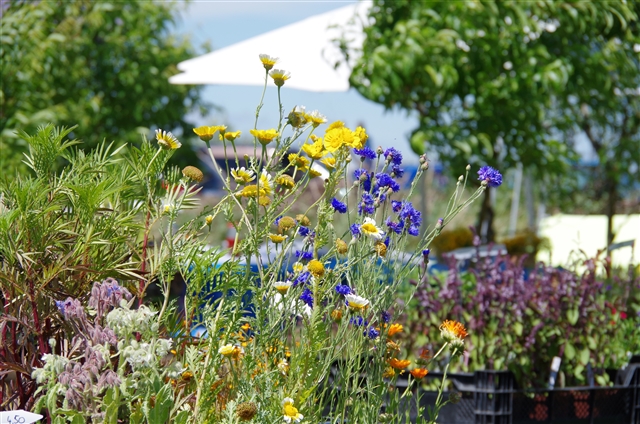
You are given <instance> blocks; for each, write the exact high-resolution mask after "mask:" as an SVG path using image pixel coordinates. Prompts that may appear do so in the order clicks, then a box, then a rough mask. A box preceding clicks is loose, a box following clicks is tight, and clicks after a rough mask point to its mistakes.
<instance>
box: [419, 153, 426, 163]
mask: <svg viewBox="0 0 640 424" xmlns="http://www.w3.org/2000/svg"><path fill="white" fill-rule="evenodd" d="M425 162H427V155H420V163H425Z"/></svg>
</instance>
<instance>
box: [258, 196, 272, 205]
mask: <svg viewBox="0 0 640 424" xmlns="http://www.w3.org/2000/svg"><path fill="white" fill-rule="evenodd" d="M258 204H259V205H260V206H269V205H270V204H271V198H270V197H269V196H260V197H258Z"/></svg>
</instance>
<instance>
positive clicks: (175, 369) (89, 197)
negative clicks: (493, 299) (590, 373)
mask: <svg viewBox="0 0 640 424" xmlns="http://www.w3.org/2000/svg"><path fill="white" fill-rule="evenodd" d="M260 63H262V65H263V67H264V69H265V89H266V87H267V84H268V83H269V82H270V81H271V82H272V83H274V84H275V85H276V86H277V88H278V100H279V104H278V105H277V107H278V109H279V111H280V119H279V120H278V122H276V123H273V124H271V125H266V124H264V123H263V122H261V121H260V110H261V108H262V107H263V104H262V100H261V102H260V104H259V106H258V108H257V110H256V120H255V125H254V128H252V129H248V130H245V129H241V130H235V129H234V131H231V129H229V128H227V127H226V126H224V125H218V126H203V127H199V128H195V129H194V133H195V134H196V135H197V136H198V137H199V138H200V139H201V140H202V143H203V146H206V147H207V152H208V155H209V158H210V160H211V164H212V166H213V169H214V170H215V172H216V173H217V174H218V176H219V177H220V178H221V179H222V181H223V184H224V193H225V194H224V196H223V197H222V198H221V199H220V201H219V202H217V203H216V204H215V205H213V206H205V207H202V206H201V205H200V204H199V197H198V192H199V191H200V189H201V186H200V183H201V182H202V180H203V177H204V176H203V173H202V172H201V171H200V170H199V169H198V168H197V167H195V166H188V167H185V168H184V169H178V168H175V167H171V166H170V165H169V163H170V158H171V155H172V154H173V152H175V150H176V149H178V148H184V147H181V146H182V143H181V142H180V141H179V140H178V137H176V136H175V135H174V134H172V133H171V132H168V131H164V130H160V129H158V130H157V131H156V139H155V140H154V141H147V140H144V141H143V143H142V144H141V146H138V147H136V146H127V147H126V148H113V145H106V144H103V145H102V146H100V147H99V148H98V149H96V150H94V151H92V152H84V151H82V150H81V149H77V148H75V147H74V145H75V144H76V142H75V141H69V140H67V139H66V137H67V135H69V133H70V131H71V129H57V128H55V127H53V126H51V125H50V126H47V127H43V128H41V129H40V130H39V131H38V132H37V133H36V134H33V135H29V134H22V137H23V138H24V139H25V140H26V142H27V143H28V144H29V146H30V153H29V155H28V156H27V160H26V161H27V164H28V165H29V166H30V167H31V168H32V170H33V171H34V174H35V176H31V177H24V178H14V179H5V180H3V182H2V184H1V185H0V199H1V200H2V203H1V208H2V209H0V231H1V234H2V237H1V239H2V240H0V256H1V258H2V274H1V276H0V279H1V281H2V293H3V302H4V303H3V305H4V315H3V318H2V327H1V331H2V333H1V336H2V346H3V347H2V357H3V358H4V359H3V360H4V363H5V364H8V366H9V369H10V370H12V372H13V374H12V375H13V376H14V377H15V378H13V379H12V380H11V382H9V383H7V384H8V385H7V384H5V385H3V388H2V396H3V397H2V402H3V407H5V406H8V407H11V408H14V409H18V408H22V409H31V410H34V411H35V412H40V413H42V414H46V415H47V416H48V417H49V418H50V419H51V420H52V422H54V423H64V422H73V423H75V422H105V423H117V422H133V423H143V422H149V423H160V422H172V423H237V422H241V421H242V422H256V423H282V422H286V423H300V422H309V423H317V422H332V423H342V422H362V423H375V422H403V421H406V420H408V417H409V415H408V414H409V412H408V411H406V410H404V409H403V408H402V407H401V405H402V404H403V402H404V400H406V398H408V397H411V396H413V391H412V390H411V387H414V386H415V385H419V384H421V382H420V381H421V380H422V379H424V378H426V377H427V376H428V372H429V368H430V366H431V364H433V363H434V362H433V361H437V363H438V364H441V363H442V364H445V365H444V368H443V369H444V376H443V377H442V379H441V381H439V382H438V383H437V391H438V396H437V399H436V401H435V404H434V405H431V406H430V407H429V408H427V410H421V411H420V413H419V414H418V416H419V417H418V422H425V423H426V422H430V423H434V422H436V421H437V419H438V414H439V411H440V409H441V408H442V407H443V406H444V405H445V404H446V403H448V402H449V401H450V398H446V399H445V396H444V395H443V393H444V388H445V380H446V375H447V369H448V368H449V364H450V363H453V362H456V361H458V360H459V359H460V357H461V356H462V354H463V352H464V350H465V340H466V339H467V338H468V337H467V336H468V331H467V329H466V327H465V325H464V323H461V322H458V321H454V320H451V319H449V318H445V319H443V321H442V322H440V323H437V324H436V325H434V329H438V330H439V333H438V334H437V335H436V336H434V338H433V340H431V342H432V343H433V344H434V345H437V349H434V351H433V352H427V351H424V352H423V353H422V354H421V355H420V356H418V357H415V356H414V355H413V354H412V353H411V352H409V351H407V350H406V349H404V348H403V345H402V342H401V338H400V337H399V335H400V334H401V333H402V332H403V326H402V325H401V324H399V323H398V322H397V319H398V317H400V316H401V315H402V314H403V313H404V311H403V306H402V305H403V304H401V303H398V302H397V298H398V296H397V294H398V291H399V289H400V288H401V287H402V288H403V290H404V292H405V293H406V290H407V289H408V290H410V291H411V293H409V296H410V297H411V296H413V292H415V290H416V287H415V286H412V285H410V284H409V278H410V277H413V278H417V279H418V280H422V279H423V277H424V273H425V272H426V267H425V266H423V265H425V263H426V262H428V259H429V245H430V243H431V241H432V240H433V239H434V238H435V237H437V236H438V234H439V233H440V232H441V231H442V229H443V228H444V227H445V226H447V225H448V224H449V222H450V221H451V220H452V219H453V218H454V217H455V215H456V214H457V213H459V212H460V211H461V210H462V209H464V208H466V207H467V206H468V205H469V204H470V203H471V202H473V201H474V200H476V199H477V198H478V197H479V196H481V195H482V193H483V192H484V191H485V189H486V187H487V186H491V187H495V186H498V185H500V183H501V182H502V177H501V174H500V173H499V172H498V171H497V170H495V169H492V168H488V167H484V168H482V169H481V170H480V171H479V173H478V178H477V179H476V178H475V177H471V178H469V174H470V172H471V167H467V169H466V170H462V171H463V172H462V174H463V175H462V176H461V177H460V179H459V181H458V184H457V186H456V189H455V192H454V193H453V195H452V197H451V199H450V201H449V205H448V208H447V212H446V214H445V215H444V216H443V217H442V218H440V219H439V220H437V221H436V222H435V223H433V225H431V226H429V225H428V223H425V222H423V217H422V214H421V212H420V211H419V210H417V209H416V208H415V207H414V206H413V203H412V201H411V198H412V196H413V195H414V193H415V192H416V190H417V189H416V187H417V183H418V181H419V180H420V179H421V178H424V174H425V170H426V169H427V168H428V166H429V163H428V160H427V158H426V157H424V156H422V157H421V158H420V165H419V168H418V171H417V173H416V175H415V176H414V178H413V179H412V181H411V182H410V183H409V184H408V185H407V187H408V188H407V189H402V188H401V184H400V181H401V179H402V178H404V174H405V171H404V169H403V157H402V154H401V153H400V152H399V151H397V150H396V149H394V148H389V149H383V148H373V147H371V146H369V144H368V134H367V132H366V130H365V129H364V128H362V127H357V128H353V129H352V128H348V127H347V126H346V125H345V124H344V123H343V122H341V121H335V122H332V123H329V122H327V119H326V118H325V117H324V115H323V114H322V113H320V112H318V111H313V112H308V111H307V110H306V109H305V108H304V107H302V106H296V107H294V108H293V109H291V111H290V112H289V113H285V108H284V106H283V104H282V102H281V97H282V92H281V91H282V90H283V89H284V87H286V82H287V80H288V79H289V78H295V75H293V76H292V75H290V74H289V73H288V72H286V71H283V70H278V69H273V66H274V65H275V64H276V63H277V59H275V58H272V57H269V56H267V55H261V56H260V62H257V64H256V65H257V66H260ZM263 97H264V96H263ZM243 134H244V135H245V136H247V135H248V136H250V138H251V141H252V147H253V150H254V154H253V155H252V156H250V155H246V156H243V157H240V156H239V155H238V154H237V143H238V142H239V140H242V135H243ZM215 144H219V145H222V146H223V148H224V151H225V152H226V153H225V158H224V159H225V160H224V162H222V165H221V164H220V162H219V161H217V159H218V158H216V157H215V154H214V149H213V148H212V145H215ZM241 163H242V166H241ZM54 165H55V166H54ZM58 165H60V166H61V167H58ZM58 168H59V169H58ZM223 168H226V169H223ZM472 175H473V174H472ZM471 183H473V184H475V185H476V187H477V189H476V190H475V191H474V192H473V193H472V194H471V195H470V196H469V197H465V196H466V195H465V187H466V186H467V185H468V184H469V185H471ZM313 186H315V187H316V188H315V189H313V190H312V187H313ZM310 193H311V194H310ZM314 193H315V194H314ZM310 195H311V196H312V200H311V202H308V203H304V205H305V208H304V210H302V211H299V210H298V209H299V208H300V205H301V204H303V203H302V199H303V198H305V199H308V198H309V196H310ZM185 210H192V215H191V217H190V218H188V219H187V218H185V215H184V214H185ZM220 220H222V221H226V222H227V223H229V224H230V225H231V226H232V227H233V229H234V230H235V239H234V240H233V243H231V244H230V245H231V247H230V248H227V249H223V248H222V247H218V246H210V245H207V241H206V237H207V235H208V234H209V233H210V231H212V226H214V223H216V222H219V221H220ZM176 280H180V281H184V283H185V285H186V290H185V294H184V296H182V297H179V298H175V297H172V296H171V286H172V283H174V282H175V281H176ZM151 286H157V287H159V288H160V292H161V294H162V295H161V297H160V299H159V301H157V302H153V301H151V300H150V299H149V298H148V296H147V293H148V290H149V289H150V287H151ZM196 330H197V331H196ZM400 376H402V377H403V378H404V377H406V378H408V386H407V387H406V389H402V390H399V389H397V388H396V382H397V380H398V378H399V377H400ZM453 398H455V396H454V397H453ZM405 409H406V408H405Z"/></svg>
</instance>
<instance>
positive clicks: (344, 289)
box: [336, 284, 352, 296]
mask: <svg viewBox="0 0 640 424" xmlns="http://www.w3.org/2000/svg"><path fill="white" fill-rule="evenodd" d="M336 292H337V293H338V294H341V295H343V296H346V295H348V294H351V293H352V292H351V287H349V286H347V285H346V284H338V285H337V286H336Z"/></svg>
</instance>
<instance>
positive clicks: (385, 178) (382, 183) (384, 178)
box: [375, 172, 400, 192]
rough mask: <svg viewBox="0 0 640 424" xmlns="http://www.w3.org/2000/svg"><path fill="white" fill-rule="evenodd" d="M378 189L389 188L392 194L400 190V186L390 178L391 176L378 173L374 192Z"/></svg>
mask: <svg viewBox="0 0 640 424" xmlns="http://www.w3.org/2000/svg"><path fill="white" fill-rule="evenodd" d="M380 187H389V188H391V190H392V191H393V192H396V191H398V190H400V184H398V183H397V182H395V181H394V179H393V178H391V175H389V174H386V173H384V172H380V173H378V174H376V187H375V188H376V190H379V189H380Z"/></svg>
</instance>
